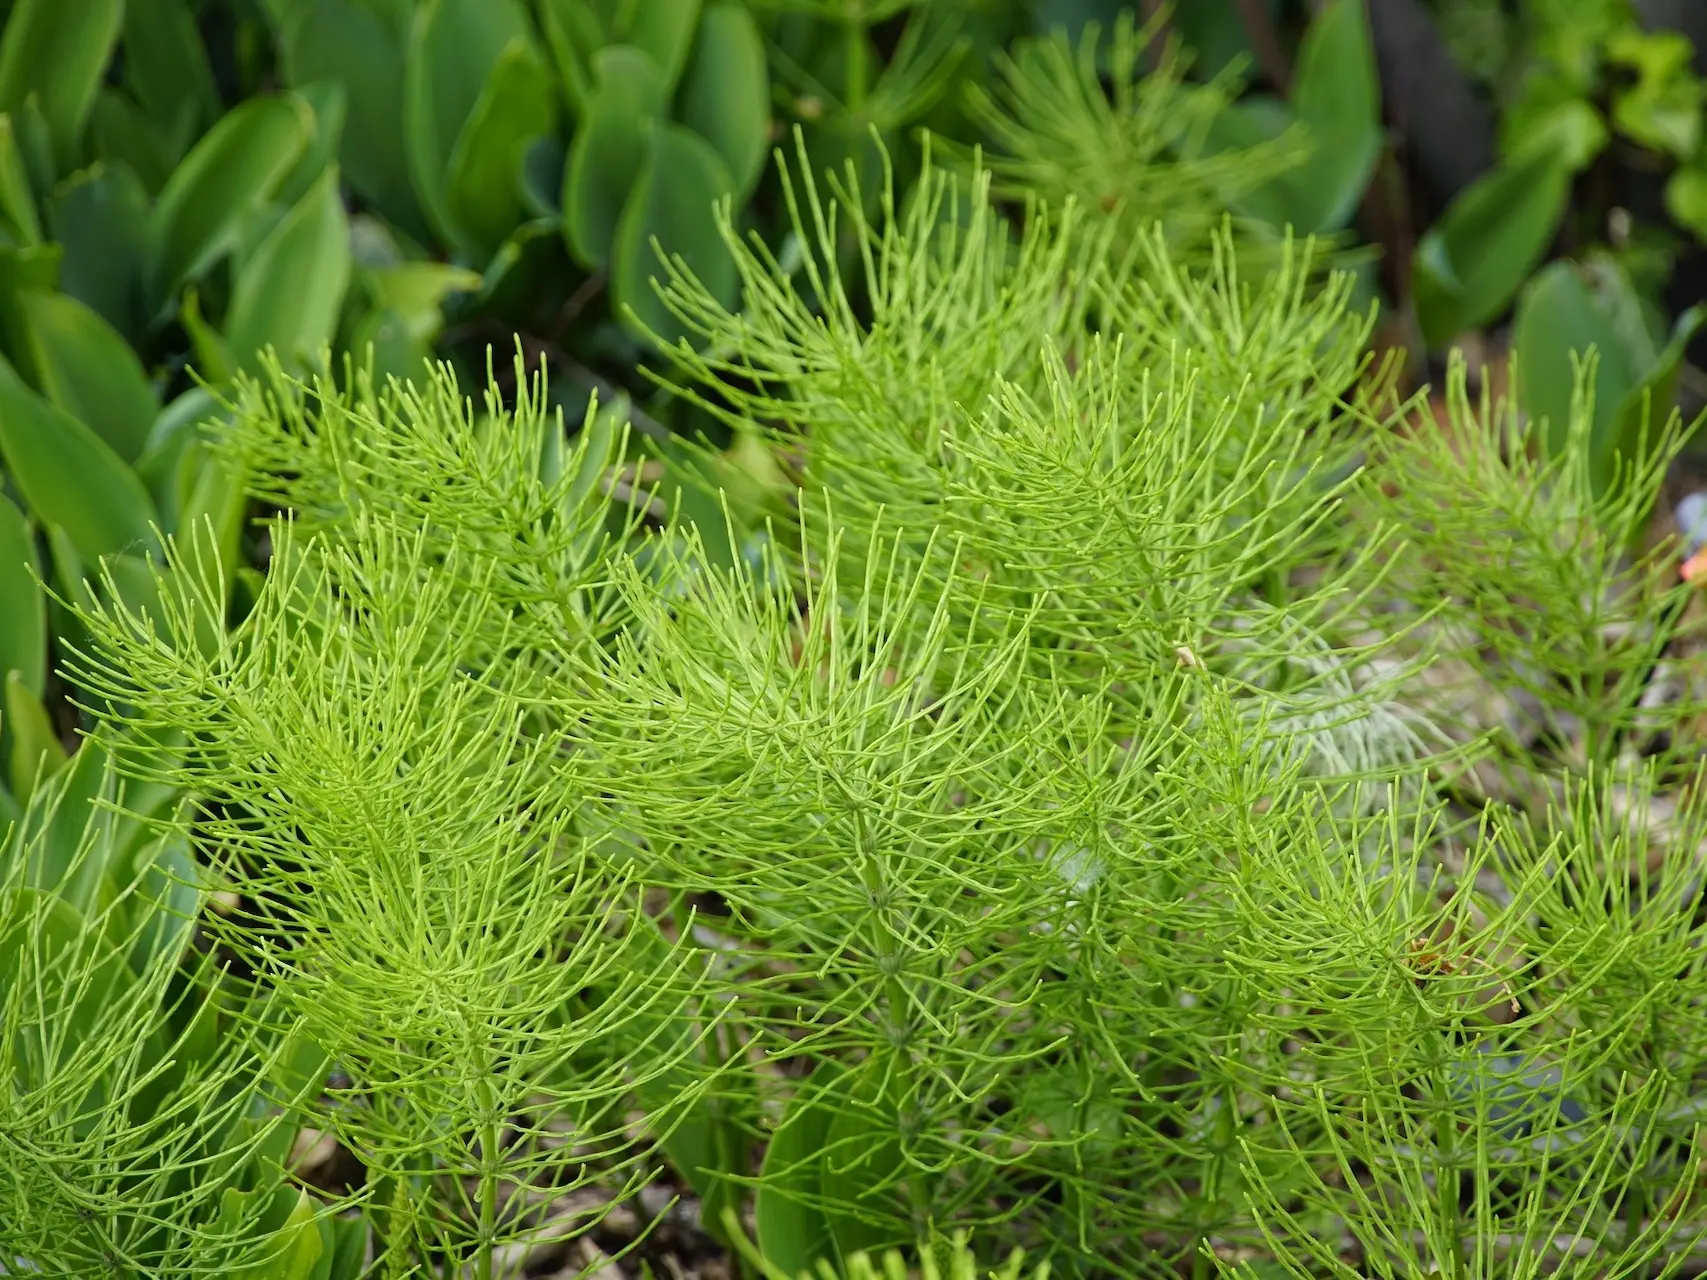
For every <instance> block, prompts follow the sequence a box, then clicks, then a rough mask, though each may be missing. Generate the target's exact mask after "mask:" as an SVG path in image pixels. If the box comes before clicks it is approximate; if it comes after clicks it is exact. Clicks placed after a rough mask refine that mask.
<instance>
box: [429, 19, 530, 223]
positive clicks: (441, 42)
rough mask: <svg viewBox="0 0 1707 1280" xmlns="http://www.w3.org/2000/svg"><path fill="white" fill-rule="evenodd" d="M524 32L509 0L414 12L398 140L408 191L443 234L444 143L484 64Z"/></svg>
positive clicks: (468, 111)
mask: <svg viewBox="0 0 1707 1280" xmlns="http://www.w3.org/2000/svg"><path fill="white" fill-rule="evenodd" d="M528 33H529V25H528V20H527V15H526V13H525V12H524V11H523V10H522V7H521V6H520V4H518V3H517V0H425V3H423V4H422V5H421V8H420V10H419V11H418V12H417V13H416V15H415V24H414V29H413V31H412V33H411V36H410V40H409V53H408V58H407V60H406V62H405V63H404V71H403V131H404V146H405V151H406V154H407V155H408V158H409V173H410V178H411V180H412V181H413V182H414V185H415V195H416V197H417V198H418V199H419V200H420V202H421V207H422V209H423V210H424V211H425V213H426V215H427V220H428V221H429V222H430V223H431V224H432V226H433V229H434V230H435V231H436V232H437V233H438V234H439V235H440V236H443V237H444V238H445V239H446V240H449V239H451V228H450V225H449V222H448V219H447V215H446V209H445V182H446V179H447V176H448V170H449V168H450V158H451V151H452V150H453V149H454V148H455V146H456V140H457V139H458V138H459V137H461V136H462V130H463V126H464V125H465V124H466V123H467V122H468V118H469V116H470V115H472V114H473V112H474V107H475V104H476V103H477V102H479V100H480V95H481V93H482V92H483V91H484V90H485V88H486V84H487V81H488V80H489V79H490V78H491V75H492V68H493V67H494V66H496V65H497V62H498V59H499V58H500V57H501V56H502V55H503V52H504V50H505V49H506V48H508V47H509V46H510V44H511V42H512V41H516V40H526V39H527V38H528Z"/></svg>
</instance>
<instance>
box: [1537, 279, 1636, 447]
mask: <svg viewBox="0 0 1707 1280" xmlns="http://www.w3.org/2000/svg"><path fill="white" fill-rule="evenodd" d="M1615 305H1616V304H1615V302H1614V301H1612V300H1610V299H1607V298H1605V297H1603V296H1597V292H1596V290H1595V289H1594V288H1593V287H1591V285H1590V282H1589V280H1588V279H1587V278H1586V277H1585V275H1584V273H1583V271H1582V270H1581V268H1579V267H1578V266H1577V265H1576V264H1575V263H1571V262H1553V263H1549V264H1548V265H1547V266H1546V267H1544V268H1543V269H1542V270H1541V271H1540V272H1538V273H1537V274H1536V276H1535V278H1534V279H1533V280H1531V281H1530V282H1529V284H1528V285H1527V286H1526V287H1525V288H1524V291H1523V297H1522V299H1521V301H1520V302H1519V303H1518V309H1517V322H1516V332H1515V338H1516V345H1517V377H1518V396H1519V400H1520V401H1521V403H1522V405H1523V408H1524V411H1525V412H1526V413H1528V414H1529V416H1530V418H1531V419H1533V420H1535V421H1537V422H1539V421H1541V420H1543V419H1544V420H1545V421H1546V424H1547V426H1546V436H1545V440H1546V442H1547V447H1548V450H1549V452H1551V453H1554V454H1557V453H1559V452H1560V451H1561V450H1563V449H1564V447H1565V443H1566V441H1567V440H1568V439H1569V436H1570V426H1571V400H1572V393H1573V387H1574V385H1575V382H1576V378H1575V373H1574V370H1575V365H1576V362H1577V361H1580V360H1581V359H1582V357H1583V356H1585V355H1587V354H1588V352H1589V350H1590V349H1593V350H1595V351H1596V352H1598V353H1599V362H1598V368H1597V370H1596V377H1595V406H1594V423H1593V425H1591V426H1590V428H1589V432H1588V438H1589V439H1590V440H1591V441H1592V440H1596V439H1604V438H1606V436H1608V435H1609V434H1610V432H1611V430H1612V423H1613V420H1614V418H1615V417H1616V415H1617V412H1618V405H1619V402H1620V401H1622V400H1623V398H1624V397H1625V396H1626V395H1627V394H1629V391H1630V388H1632V387H1633V386H1635V385H1636V383H1637V381H1638V380H1639V379H1640V377H1641V370H1640V369H1639V368H1638V367H1637V353H1636V352H1635V351H1634V350H1632V348H1631V344H1630V342H1629V341H1628V335H1627V334H1625V333H1621V332H1620V330H1619V326H1618V324H1617V322H1616V320H1615V317H1614V314H1613V312H1614V307H1615ZM1573 354H1574V357H1575V359H1574V360H1573Z"/></svg>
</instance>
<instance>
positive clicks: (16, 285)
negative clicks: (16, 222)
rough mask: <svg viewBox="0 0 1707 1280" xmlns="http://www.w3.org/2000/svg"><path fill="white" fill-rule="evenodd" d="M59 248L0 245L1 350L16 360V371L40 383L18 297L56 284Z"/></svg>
mask: <svg viewBox="0 0 1707 1280" xmlns="http://www.w3.org/2000/svg"><path fill="white" fill-rule="evenodd" d="M60 257H61V250H60V247H59V246H58V245H56V244H52V243H46V244H38V245H33V246H31V247H30V248H28V249H19V248H17V247H15V246H13V245H9V244H0V337H3V338H4V342H3V343H0V345H3V346H4V348H5V350H7V351H9V352H11V353H12V356H13V358H14V359H15V360H16V361H17V369H18V372H20V373H22V374H23V375H24V377H25V378H26V379H28V380H29V381H30V382H31V383H33V384H37V385H39V384H40V378H39V377H38V376H37V371H36V366H35V355H34V353H33V352H32V351H31V349H30V328H29V324H28V323H27V322H26V321H25V319H24V309H23V306H22V302H21V299H22V298H23V295H24V293H25V292H26V291H27V290H30V289H55V288H58V287H59V261H60Z"/></svg>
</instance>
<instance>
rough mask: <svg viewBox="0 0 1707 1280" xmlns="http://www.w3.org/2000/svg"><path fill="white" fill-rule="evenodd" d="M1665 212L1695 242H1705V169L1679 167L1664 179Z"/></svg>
mask: <svg viewBox="0 0 1707 1280" xmlns="http://www.w3.org/2000/svg"><path fill="white" fill-rule="evenodd" d="M1665 204H1666V212H1667V213H1669V214H1670V215H1671V216H1672V219H1673V220H1674V221H1675V222H1676V223H1677V224H1678V226H1680V227H1685V228H1687V229H1688V230H1689V231H1691V232H1692V233H1693V234H1694V236H1695V238H1696V239H1697V240H1701V241H1707V168H1702V167H1701V166H1700V165H1699V164H1685V165H1679V166H1678V168H1677V170H1676V171H1675V172H1674V173H1673V174H1672V175H1671V177H1670V178H1668V179H1666V187H1665Z"/></svg>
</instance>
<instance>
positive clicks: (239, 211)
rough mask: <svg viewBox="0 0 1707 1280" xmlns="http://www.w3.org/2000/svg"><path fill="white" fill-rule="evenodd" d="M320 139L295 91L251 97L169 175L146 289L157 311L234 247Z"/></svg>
mask: <svg viewBox="0 0 1707 1280" xmlns="http://www.w3.org/2000/svg"><path fill="white" fill-rule="evenodd" d="M313 136H314V117H313V112H312V111H311V110H310V109H309V107H308V104H307V103H306V102H304V101H303V100H302V99H301V98H298V97H296V96H295V95H284V96H279V97H270V98H251V99H249V100H248V101H247V102H245V103H243V104H242V105H241V106H239V107H237V108H235V109H234V110H233V111H231V112H230V113H229V114H228V115H226V116H224V117H223V118H222V119H221V120H220V121H219V123H218V124H216V125H214V126H213V128H211V129H209V130H208V131H207V134H206V136H204V137H203V138H202V140H201V141H200V142H198V143H197V144H196V145H195V147H194V149H193V150H191V152H190V154H189V155H187V156H185V157H184V162H183V163H182V164H180V165H179V166H178V167H177V168H176V169H175V170H173V172H172V176H171V177H170V178H169V179H167V182H166V186H165V189H164V190H162V191H161V193H160V199H159V201H158V202H157V203H156V204H155V206H154V212H153V215H152V216H151V218H150V219H149V226H148V231H149V255H148V260H147V263H146V266H145V271H144V280H143V286H144V293H145V296H146V298H147V300H148V307H149V311H150V313H151V314H152V313H154V312H156V311H158V310H159V309H160V308H162V307H164V306H165V305H166V304H167V303H169V302H170V300H171V298H172V295H173V294H174V293H176V292H177V289H178V287H179V286H180V285H181V284H183V283H184V282H185V281H187V280H190V279H193V278H195V277H196V276H199V275H200V274H201V273H202V272H203V271H205V270H206V269H207V268H208V267H210V266H211V265H212V264H213V263H214V261H215V260H216V259H218V258H219V257H220V256H221V255H222V254H224V253H226V252H227V251H229V250H230V249H231V247H232V245H233V244H234V243H235V242H236V239H237V236H238V233H239V231H240V230H241V228H242V225H243V220H244V218H245V217H246V216H247V215H248V214H249V213H250V211H251V210H253V209H254V208H255V207H256V206H257V205H259V204H260V203H262V202H263V201H265V200H266V199H267V198H268V197H269V196H270V195H271V194H272V193H273V191H274V189H275V188H276V187H277V186H278V184H279V183H280V182H281V181H283V179H284V177H285V175H286V174H288V173H289V172H290V169H291V166H292V165H294V164H295V163H296V160H297V157H298V156H300V155H301V154H302V152H303V150H304V149H305V148H306V147H307V146H308V144H309V142H310V140H311V139H312V138H313Z"/></svg>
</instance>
